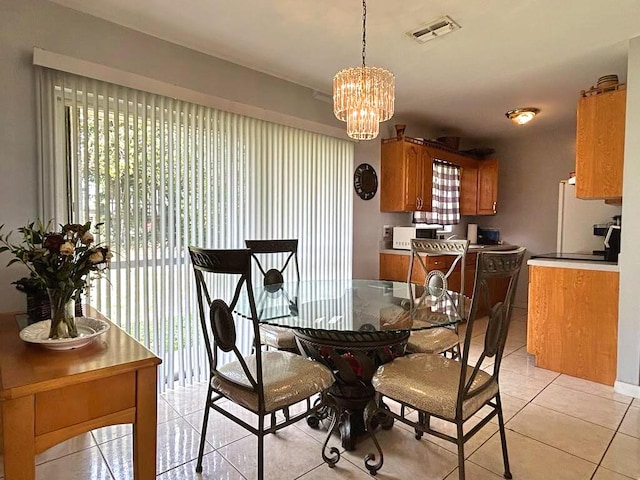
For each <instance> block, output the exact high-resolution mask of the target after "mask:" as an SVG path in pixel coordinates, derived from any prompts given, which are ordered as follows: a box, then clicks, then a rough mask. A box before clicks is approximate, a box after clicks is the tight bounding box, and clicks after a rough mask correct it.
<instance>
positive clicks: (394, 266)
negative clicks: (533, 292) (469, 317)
mask: <svg viewBox="0 0 640 480" xmlns="http://www.w3.org/2000/svg"><path fill="white" fill-rule="evenodd" d="M410 260H411V255H410V254H409V253H408V252H407V254H395V253H381V254H380V280H390V281H394V282H406V281H407V273H408V271H409V262H410ZM476 260H477V254H476V252H471V253H468V254H467V257H466V261H465V271H464V294H465V295H467V296H469V297H470V296H471V295H472V294H473V284H474V282H475V279H476ZM451 262H452V257H450V256H446V255H442V256H440V255H434V256H431V257H428V260H427V266H428V267H429V269H437V270H443V269H445V270H446V269H448V268H449V267H450V266H451ZM460 277H461V273H460V267H459V266H458V267H457V268H456V270H455V271H454V272H453V273H452V274H451V277H450V278H449V287H450V288H451V289H452V290H456V291H459V289H460V280H461V278H460ZM411 279H412V280H411V281H412V282H413V283H422V282H424V271H423V270H422V267H421V266H420V265H419V264H418V263H417V262H413V272H412V275H411ZM489 282H490V283H491V285H490V286H489V292H490V295H489V297H490V298H489V301H490V302H491V305H482V304H481V305H479V310H478V314H479V315H486V314H487V313H489V309H490V307H491V306H493V305H494V304H495V303H496V302H497V301H498V299H499V298H503V297H504V292H505V290H506V289H507V287H508V284H507V283H506V282H504V281H502V280H489ZM485 303H486V302H485Z"/></svg>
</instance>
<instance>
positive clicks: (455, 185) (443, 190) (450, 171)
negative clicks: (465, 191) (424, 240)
mask: <svg viewBox="0 0 640 480" xmlns="http://www.w3.org/2000/svg"><path fill="white" fill-rule="evenodd" d="M429 223H435V224H439V225H456V224H458V223H460V167H458V166H457V165H452V164H450V163H446V162H442V161H440V160H434V162H433V187H432V201H431V213H430V215H429Z"/></svg>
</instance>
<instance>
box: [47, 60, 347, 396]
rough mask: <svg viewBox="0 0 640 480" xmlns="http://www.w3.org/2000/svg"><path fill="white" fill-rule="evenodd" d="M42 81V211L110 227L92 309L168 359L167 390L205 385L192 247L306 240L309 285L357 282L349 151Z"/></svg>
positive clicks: (206, 112) (303, 266)
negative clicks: (110, 254) (108, 259)
mask: <svg viewBox="0 0 640 480" xmlns="http://www.w3.org/2000/svg"><path fill="white" fill-rule="evenodd" d="M37 78H38V83H37V85H38V89H39V91H38V109H39V110H38V111H39V119H40V120H39V128H38V134H39V139H38V140H39V146H40V157H41V164H40V183H41V190H42V197H41V200H40V206H41V213H40V214H41V215H42V216H43V219H44V220H45V221H47V220H49V219H55V220H54V222H55V223H66V222H67V221H73V222H77V223H84V222H86V221H92V222H93V223H94V224H95V223H98V222H104V228H103V232H102V235H101V236H100V238H98V241H101V242H104V243H107V244H109V245H110V247H111V249H112V250H113V251H114V253H115V255H114V258H113V261H112V264H111V268H110V269H109V270H108V271H107V277H106V278H104V279H99V280H98V281H95V282H93V287H92V289H91V291H90V296H89V301H90V303H91V304H92V305H93V306H94V307H96V308H97V309H98V310H100V311H101V312H102V313H104V314H105V315H107V316H108V317H109V318H111V320H112V321H113V322H114V323H116V324H118V325H119V326H120V327H122V328H123V329H124V330H125V331H127V332H128V333H129V334H131V335H132V336H133V337H134V338H136V339H137V340H139V341H140V342H141V343H143V344H144V345H145V346H147V347H148V348H149V349H151V350H152V351H153V352H154V353H155V354H156V355H158V356H159V357H161V358H162V360H163V363H162V365H160V367H159V370H158V376H159V386H160V389H164V388H166V387H169V388H170V387H172V386H173V385H174V384H175V383H179V384H188V383H191V382H196V381H203V380H206V379H207V378H208V375H209V373H208V362H207V360H206V356H205V349H204V346H203V343H202V340H201V339H202V334H201V332H200V328H201V327H200V324H199V318H198V314H197V299H196V292H195V284H194V279H193V270H192V267H191V263H190V259H189V255H188V252H187V248H188V247H189V246H191V245H193V246H200V247H205V248H244V240H245V239H277V238H297V239H299V250H298V256H299V263H300V273H301V277H302V279H303V280H304V279H309V278H320V279H332V278H337V279H340V278H351V268H352V238H353V235H352V230H353V212H352V197H353V195H352V192H351V181H352V180H351V178H352V164H353V155H354V147H353V143H352V142H349V141H346V140H341V139H337V138H333V137H330V136H327V135H323V134H319V133H313V132H309V131H306V130H301V129H297V128H293V127H287V126H283V125H279V124H276V123H272V122H268V121H264V120H258V119H255V118H251V117H247V116H243V115H239V114H235V113H229V112H225V111H221V110H218V109H214V108H210V107H205V106H202V105H198V104H195V103H190V102H186V101H181V100H178V99H175V98H170V97H166V96H161V95H156V94H152V93H149V92H145V91H141V90H136V89H131V88H127V87H123V86H120V85H115V84H112V83H106V82H101V81H98V80H94V79H89V78H86V77H81V76H76V75H72V74H68V73H64V72H60V71H56V70H51V69H48V68H38V72H37ZM274 263H275V264H277V261H274ZM255 279H256V280H255V281H256V282H257V281H258V280H257V279H258V277H257V276H256V277H255ZM225 288H227V286H225V285H222V286H221V287H220V291H217V292H214V293H213V294H214V295H219V296H218V297H216V298H228V297H227V296H225V295H227V294H228V292H226V291H225V290H224V289H225ZM229 288H233V285H232V283H229ZM243 325H244V326H243V327H242V328H243V329H244V330H242V331H240V330H239V331H238V335H239V336H241V338H242V339H243V342H244V343H243V348H244V349H245V350H246V351H247V353H249V351H250V349H251V342H252V341H253V333H252V331H251V329H250V326H251V324H250V323H249V322H244V323H243Z"/></svg>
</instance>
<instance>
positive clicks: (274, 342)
mask: <svg viewBox="0 0 640 480" xmlns="http://www.w3.org/2000/svg"><path fill="white" fill-rule="evenodd" d="M260 343H261V344H262V345H268V346H270V347H273V348H284V349H288V350H291V349H294V348H298V347H297V345H296V337H295V335H294V334H293V330H291V329H290V328H284V327H276V326H275V325H260Z"/></svg>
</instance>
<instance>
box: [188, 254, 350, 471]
mask: <svg viewBox="0 0 640 480" xmlns="http://www.w3.org/2000/svg"><path fill="white" fill-rule="evenodd" d="M189 253H190V255H191V262H192V264H193V270H194V274H195V279H196V292H197V296H198V310H199V316H200V324H201V327H202V332H203V335H204V343H205V347H206V352H207V357H208V360H209V369H210V381H209V388H208V391H207V398H206V401H205V409H204V418H203V421H202V432H201V436H200V449H199V452H198V462H197V465H196V472H198V473H200V472H202V457H203V454H204V447H205V438H206V434H207V425H208V421H209V412H210V409H213V410H215V411H216V412H219V413H220V414H222V415H224V416H225V417H227V418H228V419H230V420H232V421H234V422H235V423H237V424H239V425H241V426H242V427H244V428H245V429H247V430H248V431H250V432H251V433H253V434H254V435H256V436H257V437H258V479H259V480H262V479H263V477H264V451H263V450H264V437H265V435H268V434H270V433H275V432H276V431H277V430H280V429H281V428H283V427H286V426H287V425H291V424H292V423H294V422H297V421H298V420H302V419H303V418H305V417H307V416H308V415H309V414H310V413H315V412H316V411H317V408H318V407H316V406H312V403H311V397H313V396H315V395H318V394H320V396H321V397H324V394H325V393H324V392H325V391H326V390H327V389H328V388H329V387H330V386H331V385H332V384H333V382H334V377H333V373H332V372H331V370H329V369H328V368H327V367H325V366H324V365H322V364H320V363H318V362H315V361H313V360H309V359H307V358H304V357H302V356H300V355H297V354H295V353H291V352H284V351H266V352H264V351H262V349H261V348H260V345H259V343H258V342H259V340H257V339H259V335H258V329H259V322H258V316H257V312H256V304H255V299H254V296H253V287H252V285H251V251H250V250H248V249H245V250H206V249H202V248H196V247H190V248H189ZM230 277H233V278H236V279H237V281H235V283H234V282H233V278H230ZM229 287H232V288H233V290H231V289H230V288H229ZM225 288H226V291H229V292H230V294H229V297H230V299H231V300H230V301H229V303H227V301H225V300H223V299H221V298H215V299H214V298H213V293H214V292H216V291H225ZM243 291H244V293H246V301H248V302H249V310H250V312H251V315H250V317H251V319H250V320H247V319H246V318H237V316H235V317H234V309H235V308H236V305H237V304H238V301H240V299H243V300H242V301H245V300H244V299H245V297H244V296H243ZM231 292H232V293H231ZM246 321H250V322H251V325H252V327H253V328H252V330H253V334H254V344H255V345H254V352H255V353H253V354H252V355H248V356H243V355H242V353H241V351H240V347H239V342H240V340H241V339H240V337H239V335H238V334H237V331H238V330H240V331H242V330H241V329H240V328H239V327H236V323H237V322H246ZM229 358H230V359H231V360H230V361H228V362H227V363H224V364H223V363H222V362H223V361H224V359H229ZM227 401H228V402H233V403H235V404H237V405H240V406H242V407H244V408H246V409H248V410H250V411H251V412H253V413H254V414H256V415H257V416H258V419H257V424H258V426H257V427H254V426H252V425H250V424H249V423H247V422H246V421H245V420H243V419H242V418H240V416H237V415H235V414H234V413H232V410H231V409H228V408H226V404H227V403H228V402H227ZM302 401H305V402H304V404H305V405H306V408H299V409H297V412H298V413H296V414H295V415H293V416H291V415H289V407H290V406H291V405H293V404H297V403H299V402H302ZM279 411H281V412H283V416H282V418H283V420H281V421H280V422H276V418H277V417H276V415H275V413H276V412H279ZM267 416H270V417H271V422H270V424H269V425H266V424H265V417H267ZM327 441H328V437H327ZM327 441H325V444H324V446H323V448H322V457H323V459H324V460H325V462H327V463H328V464H329V466H333V465H335V462H337V458H335V457H334V458H329V457H328V456H326V455H325V448H326V445H327ZM332 453H333V450H332ZM337 457H338V458H339V456H337Z"/></svg>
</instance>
